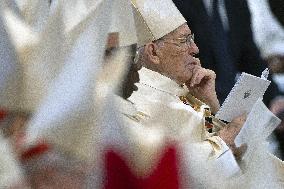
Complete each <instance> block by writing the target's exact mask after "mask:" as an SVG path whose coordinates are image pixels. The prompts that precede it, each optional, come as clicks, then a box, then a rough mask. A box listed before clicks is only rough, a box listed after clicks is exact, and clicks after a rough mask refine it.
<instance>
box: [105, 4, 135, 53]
mask: <svg viewBox="0 0 284 189" xmlns="http://www.w3.org/2000/svg"><path fill="white" fill-rule="evenodd" d="M112 32H118V33H119V46H121V47H124V46H129V45H132V44H135V43H137V36H136V28H135V23H134V15H133V11H132V6H131V2H130V1H129V0H116V1H115V2H114V6H113V14H112V24H111V27H110V33H112Z"/></svg>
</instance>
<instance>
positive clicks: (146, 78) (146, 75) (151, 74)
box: [139, 68, 187, 96]
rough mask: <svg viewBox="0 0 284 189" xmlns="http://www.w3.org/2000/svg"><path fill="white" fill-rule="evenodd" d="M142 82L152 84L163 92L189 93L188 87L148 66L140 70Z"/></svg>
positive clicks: (180, 94)
mask: <svg viewBox="0 0 284 189" xmlns="http://www.w3.org/2000/svg"><path fill="white" fill-rule="evenodd" d="M139 77H140V82H139V83H140V84H142V85H147V86H150V87H152V88H154V89H157V90H160V91H161V92H165V93H169V94H172V95H175V96H182V95H185V94H187V89H186V88H185V87H184V86H183V85H182V86H181V85H179V84H177V83H176V82H175V81H173V80H171V79H170V78H168V77H166V76H163V75H162V74H160V73H158V72H155V71H152V70H150V69H147V68H142V69H141V70H140V71H139Z"/></svg>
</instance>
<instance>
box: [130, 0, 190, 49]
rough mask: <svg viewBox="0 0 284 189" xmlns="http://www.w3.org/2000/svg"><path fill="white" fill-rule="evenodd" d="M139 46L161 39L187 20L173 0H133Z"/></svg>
mask: <svg viewBox="0 0 284 189" xmlns="http://www.w3.org/2000/svg"><path fill="white" fill-rule="evenodd" d="M131 1H132V5H133V11H134V18H135V24H136V30H137V37H138V46H143V45H145V44H146V43H149V42H151V41H155V40H157V39H160V38H161V37H163V36H165V35H167V34H168V33H170V32H172V31H174V30H175V29H177V28H178V27H179V26H181V25H182V24H184V23H186V20H185V19H184V17H183V16H182V14H181V13H180V12H179V10H178V9H177V7H176V6H175V5H174V3H173V2H172V0H131Z"/></svg>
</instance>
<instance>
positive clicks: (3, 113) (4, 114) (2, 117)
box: [0, 109, 7, 120]
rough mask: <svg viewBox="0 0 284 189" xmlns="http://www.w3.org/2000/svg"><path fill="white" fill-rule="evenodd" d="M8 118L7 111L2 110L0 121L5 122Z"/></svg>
mask: <svg viewBox="0 0 284 189" xmlns="http://www.w3.org/2000/svg"><path fill="white" fill-rule="evenodd" d="M6 116H7V111H5V110H3V109H0V120H3V119H4V118H5V117H6Z"/></svg>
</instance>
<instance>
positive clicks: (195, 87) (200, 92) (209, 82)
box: [186, 65, 220, 113]
mask: <svg viewBox="0 0 284 189" xmlns="http://www.w3.org/2000/svg"><path fill="white" fill-rule="evenodd" d="M215 79H216V74H215V72H214V71H212V70H209V69H205V68H202V67H201V66H199V65H198V66H195V68H194V69H193V70H192V77H191V79H190V80H189V81H187V82H186V86H187V88H188V90H189V92H190V94H192V95H193V96H195V97H196V98H198V99H200V100H202V101H203V102H205V103H206V104H208V105H209V106H210V107H211V110H212V113H216V112H217V111H218V110H219V108H220V104H219V101H218V99H217V94H216V91H215Z"/></svg>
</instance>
